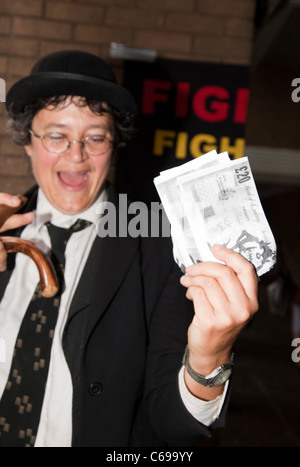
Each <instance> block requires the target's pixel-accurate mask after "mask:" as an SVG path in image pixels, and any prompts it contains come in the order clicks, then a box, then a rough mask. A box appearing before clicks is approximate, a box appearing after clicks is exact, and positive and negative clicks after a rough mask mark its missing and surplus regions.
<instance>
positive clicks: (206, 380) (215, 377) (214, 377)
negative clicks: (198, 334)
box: [182, 346, 234, 388]
mask: <svg viewBox="0 0 300 467" xmlns="http://www.w3.org/2000/svg"><path fill="white" fill-rule="evenodd" d="M233 357H234V354H233V353H232V354H231V358H230V362H229V363H226V364H225V365H221V366H219V367H218V368H216V369H215V370H214V371H212V372H211V373H210V374H209V375H207V376H203V375H200V374H199V373H197V372H196V371H195V370H193V368H192V367H191V365H190V362H189V348H188V346H186V348H185V352H184V355H183V359H182V364H183V365H184V366H185V368H186V371H187V372H188V374H189V375H190V376H191V377H192V378H193V379H194V380H195V381H197V383H200V384H202V386H206V387H210V388H214V387H217V386H221V385H222V384H224V383H225V382H226V381H227V380H228V379H229V377H230V375H231V371H232V367H233Z"/></svg>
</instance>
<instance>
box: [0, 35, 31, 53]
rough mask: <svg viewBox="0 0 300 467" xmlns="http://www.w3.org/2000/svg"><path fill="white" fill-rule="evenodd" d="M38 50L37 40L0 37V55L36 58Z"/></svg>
mask: <svg viewBox="0 0 300 467" xmlns="http://www.w3.org/2000/svg"><path fill="white" fill-rule="evenodd" d="M38 50H39V41H38V39H25V38H22V39H20V38H18V37H6V36H4V37H3V36H2V37H0V53H1V54H7V55H20V56H22V57H36V56H37V54H38Z"/></svg>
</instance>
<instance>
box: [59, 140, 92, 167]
mask: <svg viewBox="0 0 300 467" xmlns="http://www.w3.org/2000/svg"><path fill="white" fill-rule="evenodd" d="M64 157H65V159H68V160H70V161H72V162H74V163H75V164H80V163H81V162H83V161H85V160H86V159H87V155H86V153H85V151H84V143H82V142H81V141H76V140H74V141H70V147H69V149H68V150H67V151H66V152H65V153H64Z"/></svg>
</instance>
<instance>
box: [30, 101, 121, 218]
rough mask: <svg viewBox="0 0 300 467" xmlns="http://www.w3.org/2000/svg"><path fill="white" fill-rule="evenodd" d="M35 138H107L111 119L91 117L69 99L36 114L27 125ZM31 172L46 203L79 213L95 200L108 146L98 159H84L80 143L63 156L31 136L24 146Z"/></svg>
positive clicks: (106, 167) (107, 159)
mask: <svg viewBox="0 0 300 467" xmlns="http://www.w3.org/2000/svg"><path fill="white" fill-rule="evenodd" d="M31 128H32V131H33V132H34V133H36V134H37V135H40V136H42V135H44V134H46V133H61V134H64V135H66V137H67V138H68V140H69V141H83V140H84V138H86V137H87V136H93V135H94V136H96V135H103V134H105V135H106V136H107V137H108V138H109V139H112V137H111V128H112V117H111V116H110V115H109V114H104V115H102V116H99V115H96V114H94V113H93V112H92V111H91V110H90V109H89V107H80V106H77V105H76V102H73V101H71V100H70V102H67V105H66V104H64V105H60V106H59V107H57V108H56V109H52V108H51V109H50V108H46V109H43V110H41V111H39V112H38V113H37V114H36V115H35V117H34V119H33V121H32V125H31ZM25 151H26V153H27V155H28V156H29V157H30V158H31V164H32V170H33V174H34V177H35V179H36V181H37V183H38V185H39V186H40V187H41V189H42V190H43V192H44V194H45V196H46V197H47V199H48V201H49V202H50V203H51V204H52V205H53V206H54V207H55V208H56V209H58V210H59V211H60V212H62V213H64V214H70V215H72V214H79V213H80V212H83V211H84V210H86V209H88V208H89V207H90V206H91V205H92V204H93V203H94V202H95V201H96V199H97V197H98V195H99V193H100V192H101V189H102V187H103V184H104V182H105V179H106V177H107V174H108V171H109V166H110V160H111V153H112V145H109V147H108V150H107V151H106V152H105V153H104V154H102V155H100V156H88V155H87V154H86V153H85V151H84V149H82V148H81V146H80V144H78V143H74V144H71V145H70V147H69V149H68V150H67V151H66V152H64V153H63V154H53V153H49V152H48V151H47V150H45V148H44V147H43V145H42V141H41V140H40V139H39V138H36V137H34V136H32V137H31V143H30V144H29V145H28V146H25Z"/></svg>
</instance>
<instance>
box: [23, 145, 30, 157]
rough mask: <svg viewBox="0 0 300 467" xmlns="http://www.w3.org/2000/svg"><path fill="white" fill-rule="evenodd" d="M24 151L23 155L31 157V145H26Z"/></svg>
mask: <svg viewBox="0 0 300 467" xmlns="http://www.w3.org/2000/svg"><path fill="white" fill-rule="evenodd" d="M24 150H25V153H26V154H27V156H29V157H31V155H32V148H31V144H26V146H24Z"/></svg>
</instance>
